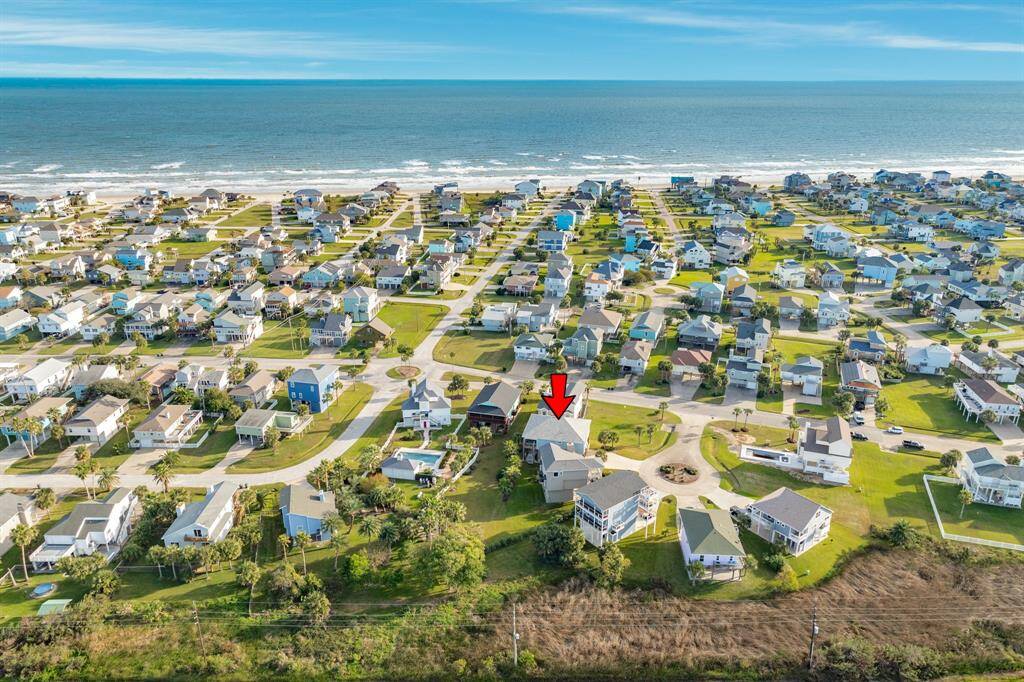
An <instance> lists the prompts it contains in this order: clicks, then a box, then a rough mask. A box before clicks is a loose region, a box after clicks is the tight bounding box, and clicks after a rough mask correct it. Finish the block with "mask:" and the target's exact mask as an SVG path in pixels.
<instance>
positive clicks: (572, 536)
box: [533, 521, 586, 568]
mask: <svg viewBox="0 0 1024 682" xmlns="http://www.w3.org/2000/svg"><path fill="white" fill-rule="evenodd" d="M533 546H534V549H536V550H537V556H538V557H539V558H540V560H541V561H543V562H545V563H549V564H558V565H561V566H565V567H567V568H578V567H579V566H582V565H583V562H584V561H585V559H586V554H585V547H586V539H584V537H583V532H582V531H581V530H580V529H579V528H576V527H575V526H566V525H564V524H561V523H558V522H557V521H548V522H547V523H545V524H544V525H542V526H539V527H538V528H537V530H535V531H534V532H533Z"/></svg>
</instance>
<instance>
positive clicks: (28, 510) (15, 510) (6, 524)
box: [0, 493, 39, 552]
mask: <svg viewBox="0 0 1024 682" xmlns="http://www.w3.org/2000/svg"><path fill="white" fill-rule="evenodd" d="M38 512H39V510H38V509H36V503H35V501H34V500H33V499H32V498H31V497H28V496H26V495H17V494H15V493H3V494H0V552H6V551H7V550H9V549H10V548H11V547H12V546H13V543H12V542H11V531H12V530H14V529H15V528H16V527H17V526H20V525H22V524H24V525H26V526H33V525H35V523H36V520H37V519H38V517H39V513H38Z"/></svg>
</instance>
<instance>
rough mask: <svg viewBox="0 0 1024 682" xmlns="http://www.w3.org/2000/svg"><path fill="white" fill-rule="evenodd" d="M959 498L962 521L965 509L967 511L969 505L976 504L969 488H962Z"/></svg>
mask: <svg viewBox="0 0 1024 682" xmlns="http://www.w3.org/2000/svg"><path fill="white" fill-rule="evenodd" d="M958 497H959V499H960V518H961V519H962V518H963V517H964V509H967V505H969V504H971V503H972V502H974V495H973V494H972V493H971V491H970V490H968V489H967V488H960V492H959V494H958Z"/></svg>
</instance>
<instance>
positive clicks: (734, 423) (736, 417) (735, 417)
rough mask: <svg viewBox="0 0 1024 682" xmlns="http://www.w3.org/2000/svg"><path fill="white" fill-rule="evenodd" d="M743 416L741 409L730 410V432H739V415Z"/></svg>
mask: <svg viewBox="0 0 1024 682" xmlns="http://www.w3.org/2000/svg"><path fill="white" fill-rule="evenodd" d="M741 414H743V408H742V407H734V408H732V430H733V431H739V428H740V415H741Z"/></svg>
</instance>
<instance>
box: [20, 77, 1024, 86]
mask: <svg viewBox="0 0 1024 682" xmlns="http://www.w3.org/2000/svg"><path fill="white" fill-rule="evenodd" d="M4 81H122V82H148V81H201V82H225V83H230V82H262V83H367V82H378V83H379V82H391V83H495V82H500V83H1018V84H1022V85H1024V79H1006V78H990V79H988V78H979V79H963V78H953V79H950V78H835V79H784V78H783V79H778V80H766V79H756V80H755V79H743V78H691V79H679V78H630V79H626V78H513V77H509V78H502V77H498V78H416V77H408V78H392V77H386V78H373V77H360V78H346V77H334V76H332V77H324V78H308V77H307V78H281V77H261V76H232V77H221V76H218V77H204V76H147V77H140V78H135V77H127V76H2V75H0V82H4Z"/></svg>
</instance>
